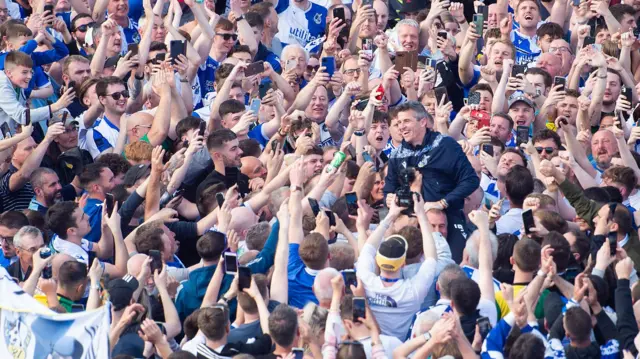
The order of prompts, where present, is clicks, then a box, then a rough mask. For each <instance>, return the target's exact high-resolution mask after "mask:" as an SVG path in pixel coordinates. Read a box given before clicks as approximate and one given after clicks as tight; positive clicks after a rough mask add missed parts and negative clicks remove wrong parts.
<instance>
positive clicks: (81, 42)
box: [70, 14, 95, 56]
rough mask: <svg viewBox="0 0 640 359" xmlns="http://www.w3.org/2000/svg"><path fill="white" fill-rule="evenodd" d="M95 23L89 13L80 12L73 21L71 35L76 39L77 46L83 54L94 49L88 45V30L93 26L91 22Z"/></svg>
mask: <svg viewBox="0 0 640 359" xmlns="http://www.w3.org/2000/svg"><path fill="white" fill-rule="evenodd" d="M93 23H95V21H93V18H92V17H91V15H89V14H78V15H76V16H75V17H74V18H73V20H72V21H71V29H70V31H71V36H73V38H74V39H75V41H76V46H77V47H78V49H79V50H80V54H81V55H82V56H86V55H88V53H87V50H93V49H91V48H90V47H88V46H86V40H87V30H89V29H90V28H91V24H93Z"/></svg>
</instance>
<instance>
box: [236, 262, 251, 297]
mask: <svg viewBox="0 0 640 359" xmlns="http://www.w3.org/2000/svg"><path fill="white" fill-rule="evenodd" d="M238 287H239V288H238V289H239V290H240V291H242V290H243V289H245V288H249V287H251V268H249V267H245V266H241V267H240V268H238Z"/></svg>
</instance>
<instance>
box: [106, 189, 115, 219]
mask: <svg viewBox="0 0 640 359" xmlns="http://www.w3.org/2000/svg"><path fill="white" fill-rule="evenodd" d="M105 199H106V202H107V214H108V215H109V217H111V215H112V214H113V207H114V202H115V199H114V198H113V195H112V194H111V193H107V194H105Z"/></svg>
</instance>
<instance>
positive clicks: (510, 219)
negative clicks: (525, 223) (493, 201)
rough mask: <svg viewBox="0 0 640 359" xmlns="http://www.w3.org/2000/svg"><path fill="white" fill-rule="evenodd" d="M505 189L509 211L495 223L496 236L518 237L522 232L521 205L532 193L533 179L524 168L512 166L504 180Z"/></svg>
mask: <svg viewBox="0 0 640 359" xmlns="http://www.w3.org/2000/svg"><path fill="white" fill-rule="evenodd" d="M505 189H506V195H507V199H508V200H509V210H508V211H507V213H505V214H504V215H503V216H502V217H500V219H498V221H496V222H495V225H496V234H502V233H511V234H514V235H516V236H519V235H520V231H521V230H522V204H523V203H524V199H525V198H526V197H527V196H528V195H529V194H530V193H531V192H533V177H532V176H531V172H529V170H528V169H527V168H526V167H523V166H518V165H516V166H514V167H513V168H511V169H510V170H509V173H508V174H507V176H506V178H505Z"/></svg>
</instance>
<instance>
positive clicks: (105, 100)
mask: <svg viewBox="0 0 640 359" xmlns="http://www.w3.org/2000/svg"><path fill="white" fill-rule="evenodd" d="M96 94H97V95H98V100H99V101H100V104H101V105H102V107H103V108H104V116H103V117H102V118H101V119H99V120H97V121H96V122H95V123H94V126H93V128H90V129H89V130H88V131H87V137H86V138H87V142H86V148H85V149H86V150H88V151H89V152H90V153H91V156H93V158H94V159H95V158H96V157H98V156H99V155H100V154H101V153H103V152H105V151H107V150H109V149H111V148H114V147H115V146H116V143H117V141H118V136H119V135H120V120H121V118H122V116H124V115H125V112H126V110H127V100H128V99H129V90H127V88H126V86H125V84H124V82H123V81H122V80H121V79H120V78H118V77H115V76H110V77H104V78H102V79H100V80H99V81H98V83H97V84H96ZM123 130H124V129H123Z"/></svg>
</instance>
